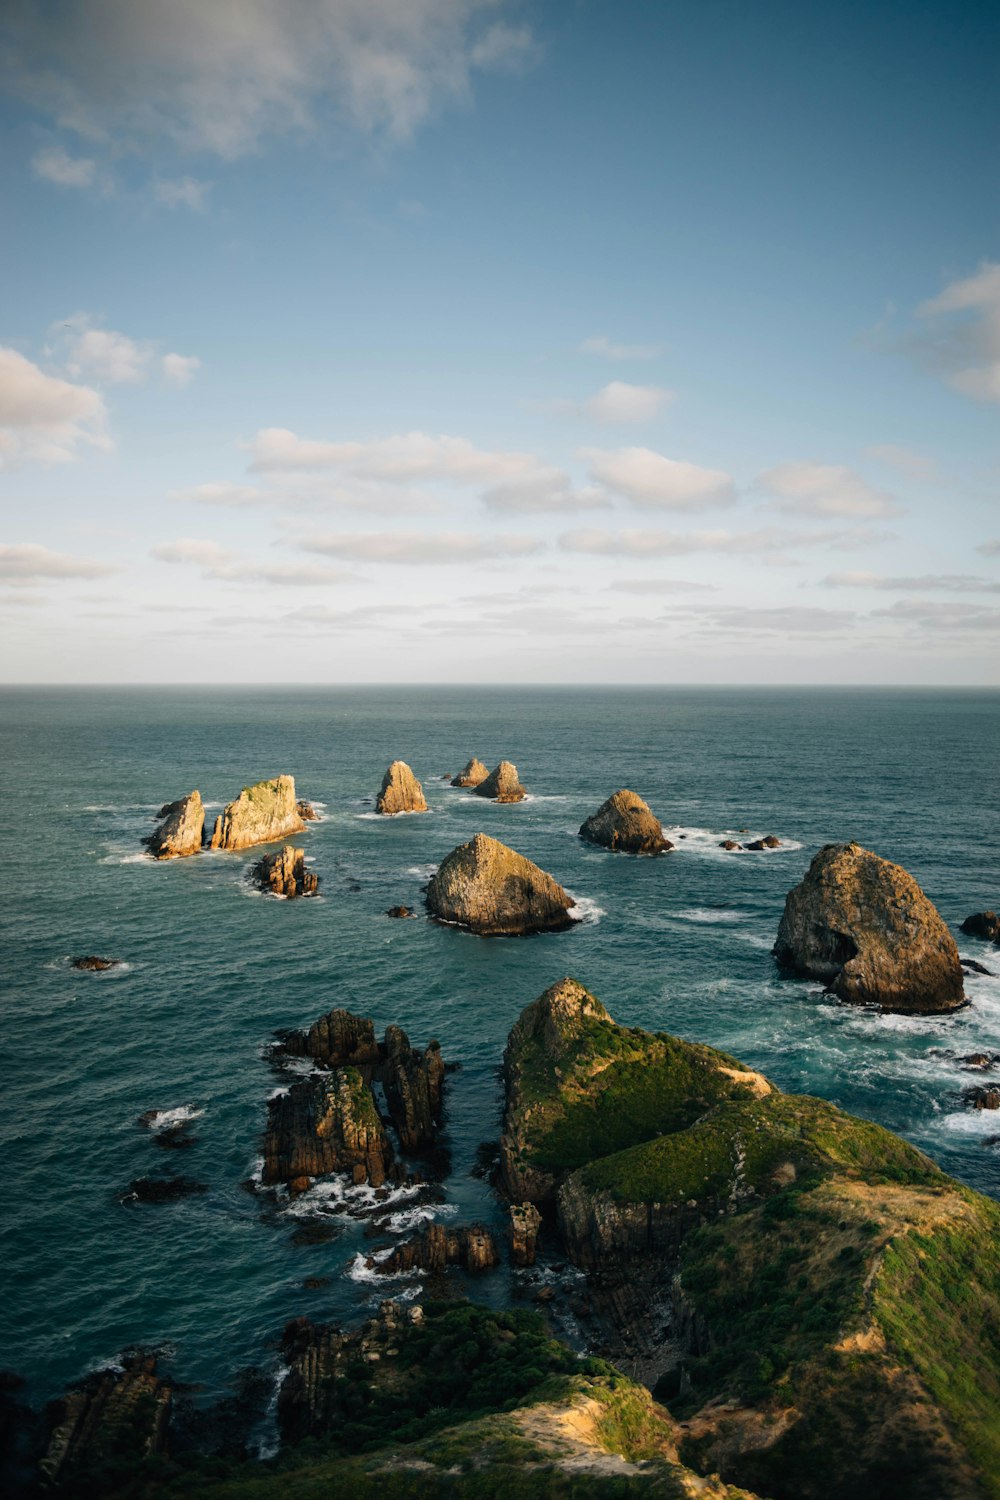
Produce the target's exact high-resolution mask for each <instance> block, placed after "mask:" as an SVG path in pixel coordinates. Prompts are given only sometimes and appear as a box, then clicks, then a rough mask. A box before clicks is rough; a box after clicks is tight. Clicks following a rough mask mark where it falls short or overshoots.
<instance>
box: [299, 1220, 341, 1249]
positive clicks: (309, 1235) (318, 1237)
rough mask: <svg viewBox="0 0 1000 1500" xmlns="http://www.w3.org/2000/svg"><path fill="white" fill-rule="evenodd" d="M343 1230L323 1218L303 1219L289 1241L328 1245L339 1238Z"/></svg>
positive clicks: (301, 1243) (300, 1243)
mask: <svg viewBox="0 0 1000 1500" xmlns="http://www.w3.org/2000/svg"><path fill="white" fill-rule="evenodd" d="M342 1233H343V1231H342V1230H341V1229H340V1228H339V1226H338V1225H336V1224H329V1223H327V1221H326V1220H325V1219H303V1220H302V1222H301V1224H299V1225H298V1227H297V1228H296V1230H295V1232H294V1233H293V1234H292V1236H291V1243H292V1244H293V1245H296V1246H300V1245H328V1244H329V1243H330V1241H331V1240H336V1239H339V1238H340V1236H341V1234H342Z"/></svg>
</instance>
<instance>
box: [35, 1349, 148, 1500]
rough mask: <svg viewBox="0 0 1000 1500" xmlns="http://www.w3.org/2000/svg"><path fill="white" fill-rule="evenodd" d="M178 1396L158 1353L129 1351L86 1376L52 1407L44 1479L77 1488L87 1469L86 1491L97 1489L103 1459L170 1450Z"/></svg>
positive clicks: (119, 1460) (68, 1489)
mask: <svg viewBox="0 0 1000 1500" xmlns="http://www.w3.org/2000/svg"><path fill="white" fill-rule="evenodd" d="M172 1399H173V1391H172V1387H171V1386H170V1385H169V1384H168V1383H167V1381H165V1380H162V1379H161V1378H160V1376H159V1375H157V1373H156V1355H155V1354H147V1353H140V1352H132V1353H128V1354H126V1355H123V1357H122V1360H121V1364H120V1365H118V1366H116V1367H115V1368H113V1369H108V1370H97V1371H95V1372H93V1373H92V1374H90V1375H88V1376H86V1378H85V1379H84V1380H82V1381H81V1382H80V1383H79V1385H76V1386H74V1387H73V1388H72V1390H69V1391H67V1393H66V1395H65V1396H62V1397H61V1398H60V1399H59V1400H58V1401H55V1402H53V1403H52V1405H51V1406H50V1407H49V1409H48V1411H47V1413H46V1415H47V1417H48V1421H49V1435H48V1442H47V1446H46V1450H45V1454H44V1456H43V1457H42V1459H41V1461H40V1462H39V1465H38V1467H39V1470H40V1472H41V1475H42V1478H43V1481H44V1482H45V1484H46V1485H48V1486H54V1485H58V1486H59V1488H60V1490H62V1491H64V1493H66V1494H71V1493H73V1488H74V1483H75V1476H76V1475H77V1474H78V1473H80V1472H81V1471H83V1472H84V1473H85V1474H86V1478H85V1479H84V1488H83V1489H82V1490H81V1491H80V1493H86V1494H88V1495H89V1494H94V1493H96V1491H95V1490H93V1489H92V1488H91V1487H90V1485H89V1484H88V1483H87V1480H92V1477H93V1475H94V1473H95V1471H96V1472H99V1471H100V1468H101V1466H102V1465H103V1464H112V1465H113V1464H114V1463H115V1462H117V1464H118V1465H119V1466H120V1465H121V1464H122V1461H123V1459H126V1458H131V1459H133V1460H135V1459H143V1458H150V1457H152V1456H153V1455H154V1454H157V1453H163V1452H165V1450H166V1446H167V1426H168V1423H169V1420H170V1409H171V1402H172ZM114 1488H115V1489H116V1490H117V1488H118V1486H117V1484H115V1485H114Z"/></svg>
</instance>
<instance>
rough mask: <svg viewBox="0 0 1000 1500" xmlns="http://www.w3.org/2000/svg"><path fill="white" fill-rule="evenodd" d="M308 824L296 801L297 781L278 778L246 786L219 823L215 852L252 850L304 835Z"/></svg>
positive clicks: (214, 842)
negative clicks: (218, 850)
mask: <svg viewBox="0 0 1000 1500" xmlns="http://www.w3.org/2000/svg"><path fill="white" fill-rule="evenodd" d="M305 826H306V825H305V823H304V822H303V821H302V818H301V817H300V816H299V809H298V803H297V802H296V799H295V780H294V778H293V777H291V776H275V777H274V779H273V780H271V781H258V782H256V783H255V784H254V785H253V786H245V787H244V788H243V790H242V792H240V795H239V796H238V797H237V798H236V801H235V802H230V803H227V805H226V807H225V808H224V809H223V811H222V812H221V813H220V814H219V816H218V817H217V818H216V820H215V827H214V829H213V830H212V839H211V847H212V848H213V849H248V848H250V846H251V845H252V844H273V843H277V841H278V840H279V839H285V838H287V837H288V836H289V834H292V833H301V832H302V830H303V828H304V827H305Z"/></svg>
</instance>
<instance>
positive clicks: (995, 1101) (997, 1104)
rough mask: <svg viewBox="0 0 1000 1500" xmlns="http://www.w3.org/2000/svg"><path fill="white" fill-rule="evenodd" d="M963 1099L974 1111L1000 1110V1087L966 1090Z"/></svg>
mask: <svg viewBox="0 0 1000 1500" xmlns="http://www.w3.org/2000/svg"><path fill="white" fill-rule="evenodd" d="M962 1098H963V1100H964V1101H965V1103H966V1104H968V1105H971V1107H972V1108H973V1109H1000V1087H997V1085H996V1084H991V1085H989V1086H988V1087H985V1088H983V1087H978V1088H974V1089H966V1091H965V1093H964V1094H963V1095H962Z"/></svg>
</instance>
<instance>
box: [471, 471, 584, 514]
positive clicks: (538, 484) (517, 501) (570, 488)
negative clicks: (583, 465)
mask: <svg viewBox="0 0 1000 1500" xmlns="http://www.w3.org/2000/svg"><path fill="white" fill-rule="evenodd" d="M483 501H484V503H485V505H486V506H487V508H488V509H489V510H497V511H508V512H512V513H516V514H519V515H532V514H545V513H549V514H552V513H560V512H562V513H567V512H570V511H581V510H602V509H605V508H606V507H607V506H609V505H610V504H611V501H610V499H609V497H608V495H607V492H606V491H605V490H602V489H599V488H598V487H597V486H595V485H584V486H583V487H582V488H581V487H578V486H576V485H574V484H573V482H572V480H571V479H570V477H569V475H568V474H567V473H566V472H565V471H564V470H563V469H556V468H547V467H540V468H539V469H537V470H536V471H535V472H533V473H528V474H523V475H521V476H519V477H517V478H514V479H508V480H506V481H505V482H504V483H502V484H497V485H493V486H492V487H491V488H490V489H488V490H486V491H485V492H484V494H483Z"/></svg>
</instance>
